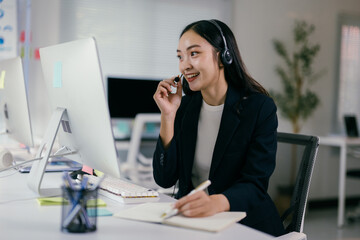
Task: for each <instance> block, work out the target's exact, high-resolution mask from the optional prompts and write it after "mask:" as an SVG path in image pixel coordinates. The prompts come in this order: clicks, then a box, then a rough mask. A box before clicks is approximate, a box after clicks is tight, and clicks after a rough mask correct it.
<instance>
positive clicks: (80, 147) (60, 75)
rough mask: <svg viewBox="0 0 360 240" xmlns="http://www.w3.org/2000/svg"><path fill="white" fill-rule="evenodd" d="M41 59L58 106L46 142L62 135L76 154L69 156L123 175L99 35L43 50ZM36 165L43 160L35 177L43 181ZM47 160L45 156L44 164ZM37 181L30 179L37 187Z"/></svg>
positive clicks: (61, 140)
mask: <svg viewBox="0 0 360 240" xmlns="http://www.w3.org/2000/svg"><path fill="white" fill-rule="evenodd" d="M40 59H41V65H42V70H43V75H44V80H45V84H46V88H47V92H48V96H49V100H50V106H51V108H52V110H53V115H52V118H51V120H50V123H49V129H50V130H49V131H47V133H48V132H50V133H51V134H45V137H44V140H43V141H44V142H51V141H52V139H53V138H54V136H50V137H49V135H57V136H58V143H59V145H60V147H66V149H67V150H70V151H76V152H77V154H74V155H70V156H68V158H70V159H72V160H75V161H78V162H81V163H83V164H84V165H87V166H90V167H91V168H94V169H97V170H99V171H102V172H104V173H105V174H109V175H111V176H114V177H120V168H119V161H118V157H117V151H116V148H115V141H114V137H113V134H112V129H111V122H110V114H109V108H108V105H107V102H106V95H105V88H104V84H103V80H102V72H101V67H100V63H99V58H98V52H97V47H96V42H95V39H94V38H87V39H82V40H77V41H72V42H67V43H62V44H58V45H54V46H50V47H45V48H40ZM51 129H55V130H51ZM48 145H49V146H51V143H50V144H48ZM41 146H43V144H42V145H41ZM40 151H41V149H40ZM46 154H48V153H47V152H46ZM35 164H38V162H35V163H34V164H33V167H32V169H31V172H30V175H32V177H33V179H35V180H32V181H36V182H38V181H39V179H36V178H38V176H36V175H39V173H37V172H40V174H43V173H42V170H40V171H39V170H33V169H34V165H35ZM43 164H44V161H43V160H41V161H40V163H39V165H41V166H42V165H43ZM42 168H44V166H42ZM30 181H31V180H30ZM40 182H41V179H40ZM36 184H38V183H36ZM36 184H35V185H36ZM33 185H34V183H29V186H30V188H32V189H35V191H36V188H37V186H33ZM40 194H41V193H40Z"/></svg>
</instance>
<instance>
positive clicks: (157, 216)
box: [114, 202, 246, 232]
mask: <svg viewBox="0 0 360 240" xmlns="http://www.w3.org/2000/svg"><path fill="white" fill-rule="evenodd" d="M171 206H172V203H169V202H161V203H144V204H140V205H137V206H135V207H132V208H128V209H125V210H123V211H121V212H118V213H116V214H114V216H115V217H119V218H124V219H129V220H136V221H144V222H152V223H161V224H166V225H171V226H176V227H183V228H190V229H195V230H202V231H208V232H219V231H222V230H224V229H225V228H227V227H229V226H231V225H232V224H235V223H236V222H238V221H240V220H241V219H243V218H245V217H246V213H245V212H221V213H218V214H215V215H213V216H210V217H201V218H189V217H184V216H182V215H176V216H173V217H170V218H167V219H163V218H162V217H161V216H162V215H163V213H164V212H166V211H167V210H169V209H170V208H171Z"/></svg>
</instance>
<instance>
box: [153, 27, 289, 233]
mask: <svg viewBox="0 0 360 240" xmlns="http://www.w3.org/2000/svg"><path fill="white" fill-rule="evenodd" d="M177 55H178V58H179V69H180V72H181V73H182V74H183V76H184V78H185V79H184V80H183V82H182V83H181V81H180V82H179V83H177V84H176V83H175V82H174V79H175V77H173V78H170V79H166V80H163V81H161V82H160V83H159V85H158V88H157V90H156V92H155V94H154V100H155V101H156V103H157V105H158V107H159V108H160V111H161V127H160V136H159V140H158V143H157V146H156V150H155V152H154V160H153V167H154V178H155V181H156V183H157V184H158V185H159V186H162V187H164V188H169V187H172V186H174V185H175V184H176V182H177V181H179V191H178V193H177V196H176V197H177V198H178V199H179V200H178V201H177V202H176V204H175V205H174V207H175V208H177V209H178V210H179V212H180V213H181V214H183V215H185V216H188V217H202V216H210V215H213V214H215V213H218V212H222V211H245V212H246V213H247V217H246V218H245V219H243V220H242V221H241V223H243V224H245V225H248V226H250V227H253V228H255V229H258V230H260V231H263V232H266V233H269V234H272V235H274V236H279V235H281V234H283V233H284V228H283V225H282V223H281V221H280V218H279V215H278V212H277V210H276V208H275V206H274V204H273V202H272V200H271V198H270V197H269V195H268V194H267V188H268V183H269V178H270V176H271V174H272V173H273V171H274V168H275V155H276V147H277V144H276V131H277V124H278V123H277V116H276V106H275V104H274V102H273V100H272V99H271V98H270V97H269V96H268V93H267V92H266V90H265V89H264V88H263V87H262V86H261V85H260V84H259V83H258V82H256V81H255V80H254V79H253V78H252V77H251V76H250V75H249V74H248V73H247V71H246V68H245V65H244V63H243V62H242V59H241V57H240V52H239V50H238V47H237V43H236V40H235V37H234V35H233V33H232V31H231V30H230V29H229V27H228V26H227V25H226V24H224V23H223V22H221V21H218V20H209V21H208V20H202V21H198V22H194V23H192V24H190V25H188V26H187V27H186V28H185V29H184V30H183V32H182V33H181V35H180V39H179V44H178V49H177ZM172 87H177V93H175V94H171V88H172ZM182 90H183V91H184V93H185V96H184V97H182ZM206 179H209V180H210V181H211V182H212V183H211V185H210V186H209V187H208V188H207V190H206V191H200V192H197V193H196V194H192V195H189V196H187V194H188V193H189V192H190V191H191V190H192V189H194V187H196V186H197V185H199V184H200V183H201V182H202V181H204V180H206Z"/></svg>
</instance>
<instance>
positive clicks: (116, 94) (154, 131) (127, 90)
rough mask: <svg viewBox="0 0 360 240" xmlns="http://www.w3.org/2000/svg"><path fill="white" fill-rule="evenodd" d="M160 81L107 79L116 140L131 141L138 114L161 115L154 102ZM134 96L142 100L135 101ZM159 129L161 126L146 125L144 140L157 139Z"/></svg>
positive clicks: (135, 78)
mask: <svg viewBox="0 0 360 240" xmlns="http://www.w3.org/2000/svg"><path fill="white" fill-rule="evenodd" d="M159 81H160V80H159V79H151V78H140V77H132V78H128V77H108V78H107V97H108V104H109V110H110V116H111V123H112V128H113V133H114V137H115V140H129V139H130V137H131V134H132V131H133V123H134V121H133V120H134V118H135V117H136V115H137V114H138V113H160V110H159V108H158V106H157V105H156V103H155V101H154V100H153V95H154V93H155V91H156V88H157V86H158V84H159ZM134 95H136V96H140V97H141V100H140V101H138V100H134ZM123 103H126V104H123ZM159 128H160V124H155V123H150V122H148V123H146V124H145V128H144V129H143V132H142V136H143V138H146V139H155V138H157V137H158V135H159Z"/></svg>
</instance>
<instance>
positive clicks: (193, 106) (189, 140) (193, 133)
mask: <svg viewBox="0 0 360 240" xmlns="http://www.w3.org/2000/svg"><path fill="white" fill-rule="evenodd" d="M201 104H202V96H201V94H200V93H196V95H194V96H193V99H192V100H191V102H190V103H189V105H188V107H187V110H186V113H185V114H184V117H183V119H182V134H181V136H182V141H180V142H181V143H182V146H181V153H182V157H181V158H182V161H183V162H184V168H185V171H184V172H185V175H186V179H187V180H189V181H190V182H191V172H192V167H193V164H194V156H195V147H196V139H197V133H198V122H199V115H200V109H201Z"/></svg>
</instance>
